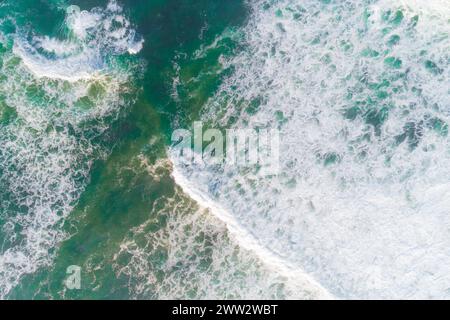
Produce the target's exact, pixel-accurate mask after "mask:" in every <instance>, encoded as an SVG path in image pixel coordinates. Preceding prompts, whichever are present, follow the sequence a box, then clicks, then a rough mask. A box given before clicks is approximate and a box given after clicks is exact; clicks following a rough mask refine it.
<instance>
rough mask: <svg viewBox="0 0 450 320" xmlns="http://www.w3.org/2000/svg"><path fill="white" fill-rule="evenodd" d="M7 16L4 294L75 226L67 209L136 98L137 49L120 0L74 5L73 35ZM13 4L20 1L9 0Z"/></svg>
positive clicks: (68, 29)
mask: <svg viewBox="0 0 450 320" xmlns="http://www.w3.org/2000/svg"><path fill="white" fill-rule="evenodd" d="M1 6H2V7H1V8H0V9H2V13H4V12H6V15H5V16H3V15H2V16H0V18H1V19H0V74H1V77H0V120H2V121H1V125H0V145H1V148H0V187H1V193H0V223H1V224H0V227H1V235H0V240H1V244H2V246H1V248H0V298H4V297H5V296H6V295H7V294H8V292H9V291H10V290H11V289H12V288H14V287H15V286H17V285H18V284H19V282H20V280H21V278H22V277H23V276H25V275H27V274H32V273H34V272H36V271H38V270H39V268H42V267H43V266H49V265H51V263H52V261H53V258H54V256H55V253H56V252H55V247H56V246H57V245H58V244H59V243H60V242H61V241H63V240H64V239H66V238H67V236H68V235H67V234H66V233H65V232H64V231H63V224H64V220H65V218H66V217H67V216H68V214H69V213H70V212H71V211H72V209H73V207H74V205H75V204H76V201H77V200H78V198H79V196H80V194H81V193H82V192H83V189H84V187H85V186H86V184H87V183H88V181H89V171H90V168H91V166H92V163H93V161H94V160H95V159H99V158H104V157H106V156H107V154H108V152H109V148H110V147H109V146H105V145H102V143H101V136H102V133H103V132H105V131H106V130H107V129H108V123H107V121H108V120H109V121H110V119H111V118H117V117H118V116H119V114H120V110H121V109H123V108H125V107H126V106H127V105H129V104H130V101H125V100H124V99H123V98H122V96H123V95H124V94H125V93H126V92H127V91H129V92H132V90H131V81H132V74H131V71H130V70H128V69H129V68H130V67H128V66H127V65H126V64H124V63H121V62H120V61H119V59H118V57H119V56H120V55H121V54H123V53H125V52H128V51H133V52H136V51H138V50H139V48H140V47H141V46H142V40H141V39H137V38H136V34H135V32H134V31H133V30H132V29H131V28H130V23H129V21H128V20H127V19H126V18H125V17H124V16H123V15H122V9H121V7H119V6H118V4H117V3H116V2H115V1H111V2H110V3H109V4H108V6H107V7H106V8H103V9H100V8H97V9H94V10H92V11H89V12H88V11H80V8H78V7H76V6H69V7H67V10H66V19H65V22H64V25H63V27H62V29H63V35H64V39H57V38H49V37H48V36H41V35H40V34H38V33H37V32H35V30H33V29H30V28H29V27H28V26H22V25H18V24H16V19H18V18H17V17H15V16H14V10H13V9H14V7H13V4H11V3H9V2H6V3H3V4H1ZM9 7H10V8H9Z"/></svg>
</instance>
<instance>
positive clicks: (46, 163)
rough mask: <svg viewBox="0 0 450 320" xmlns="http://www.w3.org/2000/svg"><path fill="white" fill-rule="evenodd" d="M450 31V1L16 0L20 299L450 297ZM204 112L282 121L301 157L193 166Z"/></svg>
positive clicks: (4, 249)
mask: <svg viewBox="0 0 450 320" xmlns="http://www.w3.org/2000/svg"><path fill="white" fill-rule="evenodd" d="M449 35H450V5H449V3H448V2H447V1H445V0H428V1H425V0H411V1H389V0H379V1H377V0H365V1H351V0H346V1H333V0H330V1H323V0H321V1H318V0H317V1H316V0H305V1H300V0H272V1H262V0H254V1H238V0H236V1H235V0H230V1H215V0H173V1H172V0H138V1H137V0H133V1H131V0H130V1H124V0H122V1H114V0H109V1H108V0H104V1H91V0H90V1H76V0H73V1H65V0H64V1H63V0H54V1H51V0H47V1H39V2H37V1H31V0H15V1H9V0H0V243H1V246H0V298H2V299H180V298H181V299H183V298H184V299H207V298H209V299H214V298H219V299H239V298H244V299H248V298H257V299H260V298H275V299H285V298H300V299H314V298H324V297H325V298H333V297H335V298H448V296H449V283H450V282H449V281H450V278H449V276H448V274H449V272H448V271H450V270H448V266H449V265H450V261H449V260H450V256H449V255H448V250H447V248H448V245H449V244H450V237H449V235H448V227H449V226H450V220H449V219H450V218H449V217H450V215H449V211H450V206H449V202H448V200H447V198H448V193H449V192H450V191H449V190H450V184H449V180H448V177H449V175H448V174H449V173H450V172H448V171H449V169H448V165H447V164H448V160H450V154H449V148H448V146H449V141H448V138H449V137H448V123H449V120H450V119H449V112H448V110H449V107H450V87H449V77H450V69H449V65H450V56H449V52H450V50H449V49H450V40H449ZM197 120H202V121H204V123H206V124H207V126H209V127H214V128H220V129H224V130H225V129H231V128H243V129H246V128H247V129H248V128H255V127H265V128H276V129H278V130H279V131H280V134H281V149H280V167H281V171H280V173H279V174H277V175H267V174H264V173H262V172H261V171H260V170H259V168H258V167H255V168H250V169H246V170H242V169H241V168H235V167H226V166H219V167H217V166H216V167H195V166H188V167H186V166H184V165H183V164H182V163H181V162H180V161H179V160H180V159H179V155H178V154H177V153H176V151H175V149H173V148H172V145H171V135H172V132H173V130H175V129H179V128H186V129H189V128H191V127H192V123H193V122H194V121H197ZM70 266H79V267H80V270H81V274H80V276H81V286H80V288H78V289H71V288H68V287H67V286H66V285H65V280H66V279H67V277H68V276H69V274H68V273H67V270H68V267H70Z"/></svg>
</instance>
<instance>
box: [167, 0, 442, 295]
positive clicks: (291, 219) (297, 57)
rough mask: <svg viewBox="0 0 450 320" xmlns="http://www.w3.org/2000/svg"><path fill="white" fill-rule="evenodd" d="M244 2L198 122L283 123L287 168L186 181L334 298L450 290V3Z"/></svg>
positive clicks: (188, 176)
mask: <svg viewBox="0 0 450 320" xmlns="http://www.w3.org/2000/svg"><path fill="white" fill-rule="evenodd" d="M249 5H250V6H251V8H252V13H251V15H252V16H251V18H250V21H249V22H248V24H247V26H246V27H244V28H243V30H241V32H242V34H243V35H242V37H243V40H242V44H243V47H244V48H245V49H244V50H243V52H241V53H240V54H238V55H237V56H235V57H232V58H223V59H222V61H221V63H222V67H223V68H224V69H228V70H229V69H231V70H233V71H232V74H231V76H229V77H228V78H227V79H226V80H225V81H224V83H223V84H222V85H221V87H220V88H219V90H218V92H217V93H216V95H215V96H214V97H213V98H211V99H209V101H208V102H207V103H206V105H204V106H203V109H202V113H203V120H204V121H206V122H208V123H210V124H211V127H214V126H217V127H226V126H227V125H229V124H230V123H231V124H232V127H234V128H256V127H262V128H266V127H271V128H274V127H275V128H279V130H280V132H281V151H280V157H281V168H282V169H281V172H282V173H281V174H279V175H269V176H268V175H263V174H261V173H260V172H259V170H258V168H255V170H239V169H234V168H230V167H219V168H217V167H201V168H199V167H195V168H193V167H192V166H185V165H184V164H183V162H182V161H181V160H179V159H178V157H179V155H178V154H177V152H176V150H173V151H172V159H173V162H174V163H175V165H176V166H177V168H178V169H177V170H178V173H179V174H180V175H182V179H181V180H182V181H189V186H195V190H194V191H193V194H194V195H195V194H203V195H204V197H207V198H208V199H209V200H208V201H214V202H216V203H218V204H219V206H220V207H222V208H223V209H224V210H226V211H227V212H228V213H229V214H230V215H232V216H233V221H236V222H238V223H239V228H241V229H244V230H246V231H245V232H246V233H247V234H251V235H253V236H254V237H255V238H256V239H255V241H257V242H258V243H259V244H260V245H261V246H263V247H265V248H266V250H269V251H270V252H273V253H274V254H275V255H276V256H277V257H279V260H281V261H284V262H285V264H286V265H288V266H295V268H296V269H297V270H299V271H304V272H306V273H308V274H309V275H310V276H311V277H312V278H313V279H315V281H318V282H319V283H320V284H321V285H322V286H323V287H324V288H325V289H326V290H328V291H329V292H330V293H331V294H333V295H334V296H336V297H339V298H449V297H450V290H449V285H448V283H449V280H450V278H449V277H450V276H449V274H450V269H449V268H450V267H449V266H450V256H449V255H448V247H449V246H450V236H449V228H450V215H449V211H450V202H449V200H448V197H449V195H450V183H449V178H448V177H449V174H450V169H449V165H448V164H449V161H450V153H449V151H450V150H449V137H448V123H449V120H450V119H449V115H450V113H449V107H450V89H449V83H450V68H449V65H450V55H449V53H450V40H449V36H450V23H449V21H450V20H449V19H450V4H449V2H448V1H445V0H429V1H425V0H412V1H392V0H379V1H376V0H365V1H353V0H344V1H328V0H327V1H325V0H322V1H313V0H306V1H299V0H281V1H249ZM213 45H214V44H213ZM213 45H212V46H213ZM297 298H299V297H297Z"/></svg>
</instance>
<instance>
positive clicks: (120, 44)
mask: <svg viewBox="0 0 450 320" xmlns="http://www.w3.org/2000/svg"><path fill="white" fill-rule="evenodd" d="M65 23H66V27H67V28H68V30H69V34H70V35H71V36H72V37H69V39H67V40H59V39H55V38H50V37H48V36H44V37H39V36H36V37H34V38H33V42H29V41H28V40H26V39H24V38H23V37H20V36H17V37H16V39H15V42H14V53H15V54H16V55H18V56H19V57H21V58H22V61H23V63H24V64H25V65H26V66H27V67H28V68H29V69H30V71H31V72H33V73H34V74H35V75H36V76H37V77H47V78H53V79H61V80H66V81H78V80H86V79H89V78H91V77H98V76H99V74H100V73H101V72H103V71H105V68H107V64H108V61H107V60H106V57H107V55H108V54H110V53H113V54H123V53H125V52H128V53H129V54H137V53H139V51H141V50H142V47H143V43H144V40H143V39H142V38H139V37H138V36H137V35H136V32H135V31H134V29H132V27H131V24H130V22H129V20H128V19H126V18H125V16H123V14H122V8H121V7H120V6H119V5H118V4H117V3H116V1H110V2H109V4H108V6H107V8H106V9H101V8H94V9H92V10H91V11H86V10H80V8H79V7H77V6H69V7H68V8H67V17H66V20H65ZM38 49H41V50H44V54H43V53H41V52H39V51H38ZM49 53H53V54H54V55H55V56H48V54H49ZM46 54H47V55H46Z"/></svg>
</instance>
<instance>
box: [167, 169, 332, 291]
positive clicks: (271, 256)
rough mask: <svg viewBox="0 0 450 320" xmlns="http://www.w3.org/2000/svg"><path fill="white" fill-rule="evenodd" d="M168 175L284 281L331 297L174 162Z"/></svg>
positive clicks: (237, 240) (242, 246)
mask: <svg viewBox="0 0 450 320" xmlns="http://www.w3.org/2000/svg"><path fill="white" fill-rule="evenodd" d="M172 177H173V178H174V181H175V182H176V184H177V185H179V186H180V187H181V188H182V189H183V191H184V192H185V193H186V194H187V195H189V197H190V198H192V199H193V200H195V201H196V202H197V203H198V204H199V205H200V207H203V208H207V209H209V210H210V212H211V214H214V215H215V216H216V217H217V218H218V219H219V220H220V221H222V222H223V223H225V225H226V226H227V229H228V231H229V232H230V234H231V235H232V237H233V240H235V241H236V242H237V243H238V244H239V246H240V247H241V248H244V249H245V250H248V251H250V252H252V253H253V254H255V255H256V256H257V257H258V258H259V259H261V261H262V263H263V264H266V265H268V266H269V267H270V269H271V270H272V271H275V272H277V273H278V274H280V275H281V276H283V277H286V279H288V280H287V283H288V284H292V283H295V284H296V285H297V286H298V287H299V288H302V290H304V291H305V292H308V294H309V295H312V297H313V298H314V299H331V298H332V297H333V296H332V295H331V294H330V293H329V292H327V290H325V289H324V288H323V287H322V286H321V285H320V284H319V283H317V282H316V281H315V280H314V279H313V278H311V277H310V276H309V275H308V274H306V273H304V272H303V271H302V270H301V269H299V268H296V267H294V266H292V265H290V263H289V262H288V261H285V260H283V259H282V257H280V256H279V255H278V254H277V253H276V252H272V251H271V250H270V248H267V247H265V246H264V245H262V244H261V243H260V241H259V240H258V238H256V237H255V236H254V235H252V234H251V233H250V232H249V231H248V230H246V229H245V228H243V227H242V226H241V225H240V224H239V223H238V222H237V221H236V218H235V217H234V216H233V215H232V214H230V213H228V212H227V211H226V210H225V209H224V208H222V207H221V205H220V204H218V203H215V202H214V201H212V200H211V199H209V197H208V196H207V195H206V194H205V193H203V192H201V191H200V190H198V189H197V188H196V187H195V185H193V184H192V182H190V181H189V180H188V179H186V177H185V176H184V175H183V174H182V173H180V172H179V170H178V168H177V167H176V166H175V167H174V169H173V172H172ZM297 298H299V299H301V298H305V297H304V296H303V297H302V296H300V297H297ZM309 298H311V297H309Z"/></svg>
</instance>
